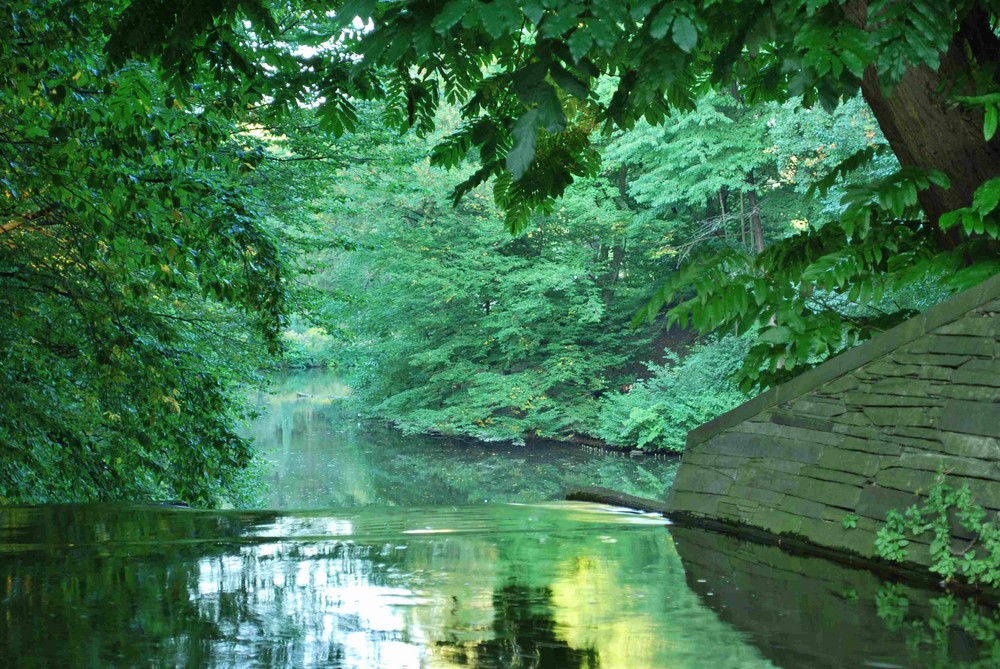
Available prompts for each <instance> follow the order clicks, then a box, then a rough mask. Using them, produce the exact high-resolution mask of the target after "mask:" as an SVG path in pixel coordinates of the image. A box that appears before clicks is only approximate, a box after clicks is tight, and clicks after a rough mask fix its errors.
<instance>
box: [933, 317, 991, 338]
mask: <svg viewBox="0 0 1000 669" xmlns="http://www.w3.org/2000/svg"><path fill="white" fill-rule="evenodd" d="M995 328H996V326H995V323H994V321H993V318H991V317H990V316H988V315H985V314H982V313H972V314H969V315H968V316H966V317H965V318H960V319H958V320H957V321H952V322H951V323H948V324H947V325H942V326H941V327H939V328H937V329H935V330H934V331H933V333H932V334H935V335H956V336H959V337H983V338H991V337H993V335H994V333H995V332H996V329H995Z"/></svg>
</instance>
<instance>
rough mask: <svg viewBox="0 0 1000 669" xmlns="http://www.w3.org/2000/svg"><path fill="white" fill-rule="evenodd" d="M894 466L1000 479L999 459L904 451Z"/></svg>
mask: <svg viewBox="0 0 1000 669" xmlns="http://www.w3.org/2000/svg"><path fill="white" fill-rule="evenodd" d="M896 466H898V467H905V468H908V469H922V470H925V471H929V472H937V471H939V470H940V471H945V472H948V474H949V475H950V474H954V475H956V476H968V477H971V478H981V479H990V480H996V481H1000V461H998V460H993V461H989V460H980V459H978V458H969V457H962V456H959V455H946V454H944V453H928V452H926V451H923V452H912V451H904V452H903V454H902V455H900V456H899V458H898V459H897V461H896Z"/></svg>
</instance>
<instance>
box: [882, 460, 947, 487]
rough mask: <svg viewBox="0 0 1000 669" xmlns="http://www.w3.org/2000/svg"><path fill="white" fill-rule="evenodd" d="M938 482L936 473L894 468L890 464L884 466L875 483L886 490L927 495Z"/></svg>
mask: <svg viewBox="0 0 1000 669" xmlns="http://www.w3.org/2000/svg"><path fill="white" fill-rule="evenodd" d="M936 480H937V474H936V473H935V472H929V471H924V470H919V469H904V468H902V467H898V466H896V467H892V466H889V464H888V463H885V464H883V466H882V468H881V469H880V470H879V472H878V474H877V475H876V476H875V482H876V483H878V484H879V485H880V486H882V487H884V488H892V489H893V490H902V491H904V492H918V493H926V492H927V491H928V490H930V488H931V486H932V485H934V482H935V481H936Z"/></svg>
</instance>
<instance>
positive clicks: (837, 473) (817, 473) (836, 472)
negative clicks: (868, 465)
mask: <svg viewBox="0 0 1000 669" xmlns="http://www.w3.org/2000/svg"><path fill="white" fill-rule="evenodd" d="M872 457H875V456H872ZM876 459H877V458H876ZM872 473H873V474H874V472H872ZM802 476H805V477H808V478H811V479H819V480H821V481H833V482H835V483H846V484H848V485H854V486H859V487H860V486H862V485H864V484H865V483H867V482H868V480H869V478H870V477H869V476H862V475H860V474H851V473H849V472H845V471H843V470H840V469H826V468H824V467H817V466H816V465H809V466H807V467H803V468H802Z"/></svg>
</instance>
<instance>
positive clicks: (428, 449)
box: [249, 371, 676, 509]
mask: <svg viewBox="0 0 1000 669" xmlns="http://www.w3.org/2000/svg"><path fill="white" fill-rule="evenodd" d="M348 394H349V389H348V388H347V387H346V386H344V385H343V384H341V383H339V382H338V381H337V378H336V376H334V375H332V374H331V373H329V372H326V371H309V372H300V373H294V374H285V375H279V376H276V377H275V378H274V389H273V392H272V393H271V394H266V395H263V394H262V395H260V396H258V398H257V403H258V405H259V407H260V411H261V415H260V417H259V418H258V419H257V420H255V421H254V422H253V424H252V425H251V426H250V427H249V434H251V435H252V436H253V437H254V440H255V442H256V443H257V445H258V447H259V448H260V449H261V450H262V452H263V454H264V456H265V458H267V459H268V460H270V461H271V462H272V464H273V467H272V469H271V471H270V474H269V480H268V481H267V484H268V485H267V491H266V493H265V499H264V500H263V502H264V503H263V506H264V507H267V508H277V509H307V508H308V509H319V508H331V507H346V506H363V505H368V504H377V505H392V506H429V505H436V504H482V503H492V502H532V501H541V500H552V499H561V498H562V497H563V496H564V493H565V490H566V488H567V487H570V486H574V485H602V486H605V487H609V488H613V489H615V490H620V491H622V492H627V493H630V494H634V495H639V496H643V497H651V498H656V499H665V498H666V491H667V488H668V486H669V484H670V481H672V480H673V475H674V471H675V469H676V462H674V461H669V460H654V459H651V458H635V459H631V458H627V457H621V456H616V455H608V454H594V453H588V452H587V451H585V450H583V449H581V448H579V447H576V446H569V445H565V444H548V445H546V446H544V447H539V446H535V447H519V446H512V445H509V444H489V445H485V444H479V443H471V442H460V441H456V440H446V439H436V438H431V437H426V436H421V435H403V434H401V433H399V432H398V431H395V430H391V429H388V428H385V427H379V426H378V425H373V424H371V423H367V424H362V423H360V422H359V419H358V417H357V416H356V415H355V413H353V412H352V411H351V410H350V409H349V407H348V406H347V405H346V404H345V402H344V398H345V397H346V396H347V395H348Z"/></svg>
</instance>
